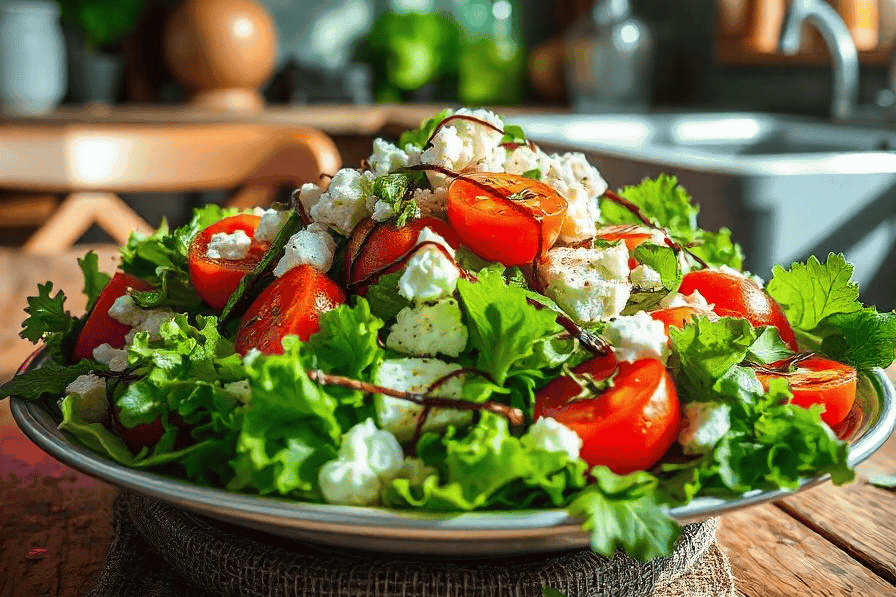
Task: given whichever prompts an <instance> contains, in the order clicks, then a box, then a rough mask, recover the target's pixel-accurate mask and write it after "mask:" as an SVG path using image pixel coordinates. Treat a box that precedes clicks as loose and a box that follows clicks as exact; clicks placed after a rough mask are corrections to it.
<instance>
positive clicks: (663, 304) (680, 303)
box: [659, 290, 713, 312]
mask: <svg viewBox="0 0 896 597" xmlns="http://www.w3.org/2000/svg"><path fill="white" fill-rule="evenodd" d="M659 307H660V308H661V309H674V308H675V307H692V308H694V309H696V310H698V311H706V312H709V311H712V308H713V305H711V304H709V303H708V302H706V299H705V298H703V295H702V294H700V291H699V290H695V291H694V292H692V293H691V294H689V295H687V296H685V295H683V294H681V293H680V292H675V293H672V294H668V295H666V296H664V297H663V298H662V299H661V300H660V303H659Z"/></svg>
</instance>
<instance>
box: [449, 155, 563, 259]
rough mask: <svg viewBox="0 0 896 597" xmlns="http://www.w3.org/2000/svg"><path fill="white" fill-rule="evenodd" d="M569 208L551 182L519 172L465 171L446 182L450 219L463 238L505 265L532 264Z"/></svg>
mask: <svg viewBox="0 0 896 597" xmlns="http://www.w3.org/2000/svg"><path fill="white" fill-rule="evenodd" d="M566 208H567V202H566V199H564V198H563V197H561V196H560V195H559V194H558V193H557V191H555V190H554V189H553V188H551V187H550V186H548V185H546V184H545V183H543V182H539V181H537V180H532V179H530V178H526V177H525V176H518V175H516V174H497V173H491V172H476V173H472V174H465V175H463V176H462V177H460V178H457V179H455V180H454V182H452V183H451V186H449V187H448V221H449V222H451V225H452V226H453V227H454V229H455V230H457V234H458V235H459V236H460V238H461V240H462V241H463V243H464V244H465V245H466V246H468V247H470V249H471V250H472V251H473V252H474V253H476V254H477V255H479V256H480V257H482V258H483V259H487V260H488V261H498V262H500V263H503V264H504V265H507V266H512V265H524V264H529V263H532V262H533V261H534V260H535V258H536V257H538V256H539V255H542V254H544V253H546V252H547V251H548V249H550V248H551V247H552V246H553V245H554V242H555V241H556V240H557V236H559V234H560V227H561V226H562V225H563V221H564V219H565V218H566Z"/></svg>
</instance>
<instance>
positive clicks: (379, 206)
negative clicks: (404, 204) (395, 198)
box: [370, 199, 395, 222]
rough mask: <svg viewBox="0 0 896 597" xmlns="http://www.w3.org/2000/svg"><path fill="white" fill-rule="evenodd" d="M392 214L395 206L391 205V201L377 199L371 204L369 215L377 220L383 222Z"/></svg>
mask: <svg viewBox="0 0 896 597" xmlns="http://www.w3.org/2000/svg"><path fill="white" fill-rule="evenodd" d="M394 215H395V208H394V207H392V204H391V203H386V202H385V201H381V200H379V199H377V201H376V203H374V204H373V214H372V215H371V216H370V217H371V218H373V219H374V220H375V221H377V222H385V221H386V220H388V219H389V218H391V217H392V216H394Z"/></svg>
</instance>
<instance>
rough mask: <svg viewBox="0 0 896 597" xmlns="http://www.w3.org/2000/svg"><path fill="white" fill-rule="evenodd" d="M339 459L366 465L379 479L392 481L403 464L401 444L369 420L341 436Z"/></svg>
mask: <svg viewBox="0 0 896 597" xmlns="http://www.w3.org/2000/svg"><path fill="white" fill-rule="evenodd" d="M339 458H340V459H341V460H355V461H358V462H364V463H366V464H367V466H369V467H370V469H371V470H372V471H373V472H375V473H376V474H377V476H378V477H379V478H380V479H394V478H395V476H396V475H397V474H398V471H399V469H400V468H401V466H402V464H404V452H403V451H402V449H401V444H399V443H398V440H397V439H395V436H394V435H392V434H391V433H389V432H388V431H385V430H383V429H378V428H377V426H376V423H374V422H373V419H370V418H369V419H367V420H366V421H364V422H363V423H358V424H357V425H355V426H354V427H352V428H351V429H349V430H348V431H347V432H346V433H345V434H344V435H343V436H342V445H341V446H340V448H339Z"/></svg>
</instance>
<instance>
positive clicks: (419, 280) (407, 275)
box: [398, 245, 460, 302]
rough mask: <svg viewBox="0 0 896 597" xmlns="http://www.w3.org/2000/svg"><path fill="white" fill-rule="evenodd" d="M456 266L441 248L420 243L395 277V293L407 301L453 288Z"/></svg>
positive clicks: (447, 292) (440, 294) (445, 293)
mask: <svg viewBox="0 0 896 597" xmlns="http://www.w3.org/2000/svg"><path fill="white" fill-rule="evenodd" d="M459 278H460V270H459V269H458V268H457V266H456V265H455V264H454V262H453V261H452V260H451V259H450V258H448V257H447V256H445V253H444V252H443V251H442V249H440V248H438V247H433V246H431V245H427V246H424V247H420V248H419V249H417V251H416V252H415V253H414V255H413V256H412V257H411V258H410V259H409V260H408V263H407V265H406V266H405V269H404V273H403V274H401V278H400V279H399V280H398V293H399V294H400V295H401V296H403V297H404V298H406V299H408V300H409V301H411V302H417V301H432V300H435V299H438V298H441V297H443V296H448V295H450V294H451V293H453V292H454V289H455V287H456V286H457V280H458V279H459Z"/></svg>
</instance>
